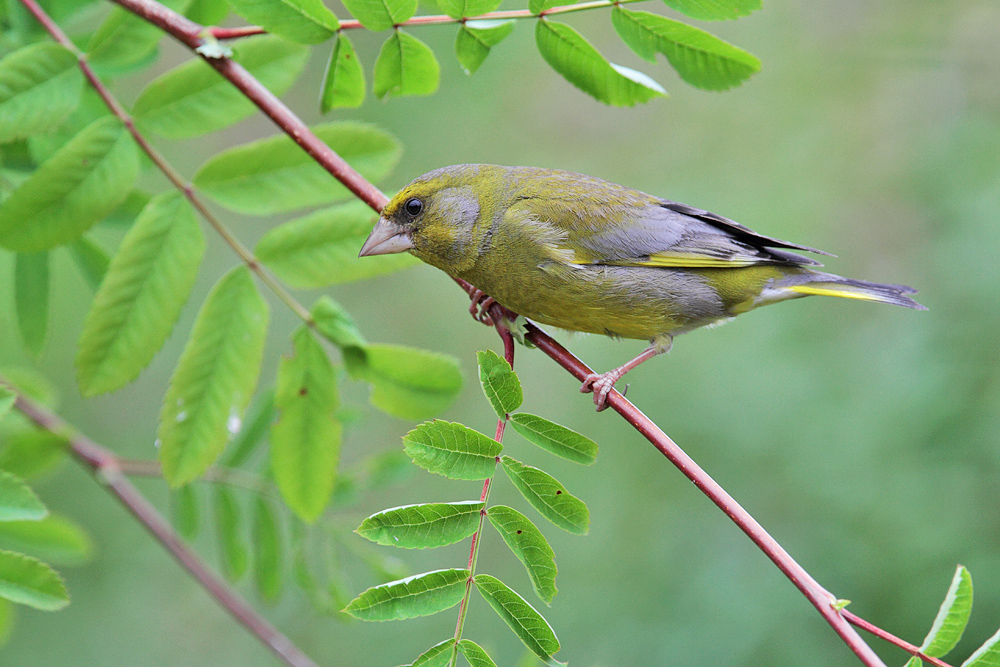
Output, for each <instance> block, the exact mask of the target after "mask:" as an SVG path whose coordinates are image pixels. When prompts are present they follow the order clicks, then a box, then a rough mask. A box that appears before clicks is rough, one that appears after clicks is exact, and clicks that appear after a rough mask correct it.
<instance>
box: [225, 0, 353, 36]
mask: <svg viewBox="0 0 1000 667" xmlns="http://www.w3.org/2000/svg"><path fill="white" fill-rule="evenodd" d="M229 4H230V5H231V6H232V8H233V11H234V12H236V13H237V14H239V15H240V16H242V17H243V18H245V19H246V20H247V21H248V22H249V23H256V24H258V25H260V26H261V27H262V28H264V29H265V30H266V31H267V32H270V33H274V34H275V35H280V36H281V37H284V38H286V39H290V40H292V41H293V42H299V43H301V44H318V43H320V42H324V41H326V40H327V39H329V38H330V37H332V36H333V34H334V33H335V32H337V30H339V29H340V23H338V21H337V17H336V16H334V15H333V12H331V11H330V10H329V9H327V8H326V5H324V4H323V2H322V0H229Z"/></svg>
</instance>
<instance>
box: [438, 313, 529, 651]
mask: <svg viewBox="0 0 1000 667" xmlns="http://www.w3.org/2000/svg"><path fill="white" fill-rule="evenodd" d="M493 321H494V322H495V323H496V324H495V325H494V326H495V327H496V330H497V333H498V334H499V335H500V338H501V339H502V340H503V351H504V359H506V360H507V363H508V364H510V367H511V368H514V337H513V336H511V335H510V331H509V330H508V329H507V328H506V326H504V325H503V324H502V323H501V321H500V320H499V319H494V320H493ZM506 427H507V415H504V416H503V417H500V418H499V419H497V429H496V435H495V436H494V438H493V439H494V440H496V441H497V442H503V432H504V429H505V428H506ZM499 463H500V458H499V457H497V460H496V464H494V466H493V474H492V475H491V476H490V477H488V478H487V479H486V480H484V481H483V491H482V493H481V494H479V502H481V503H483V509H481V510H480V511H479V527H478V528H477V529H476V532H475V533H473V534H472V544H471V545H470V546H469V568H468V569H469V579H468V580H467V581H466V582H465V595H464V596H462V601H461V602H460V603H459V606H458V622H457V623H456V624H455V645H454V646H453V647H452V650H451V661H450V663H449V664H450V665H451V667H455V666H456V665H457V664H458V642H459V641H461V639H462V630H463V629H464V628H465V616H466V614H467V613H468V611H469V598H470V597H471V595H472V578H473V577H475V576H476V562H477V561H478V559H479V545H480V543H481V542H482V540H481V539H480V537H481V536H482V533H483V526H485V525H486V503H487V502H489V498H490V488H491V486H492V485H493V478H494V477H496V474H497V468H496V466H497V465H499Z"/></svg>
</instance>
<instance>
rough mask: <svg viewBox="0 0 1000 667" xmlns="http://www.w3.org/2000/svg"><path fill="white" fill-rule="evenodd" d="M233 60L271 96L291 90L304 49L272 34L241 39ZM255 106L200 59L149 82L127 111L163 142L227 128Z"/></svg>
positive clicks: (302, 62) (303, 60)
mask: <svg viewBox="0 0 1000 667" xmlns="http://www.w3.org/2000/svg"><path fill="white" fill-rule="evenodd" d="M234 51H235V55H234V57H233V59H234V60H235V61H236V62H238V63H240V64H241V65H243V67H245V68H246V69H247V70H248V71H249V72H250V74H252V75H253V76H254V77H255V78H256V79H257V80H258V81H260V82H261V83H262V84H264V85H265V86H266V87H267V88H268V89H270V90H271V92H273V93H274V94H275V95H282V94H284V93H285V91H287V90H288V89H289V88H291V86H292V83H294V82H295V79H296V78H298V76H299V74H300V73H301V72H302V69H303V68H304V67H305V64H306V60H307V59H308V58H309V49H308V48H307V47H305V46H302V45H300V44H295V43H293V42H287V41H284V40H282V39H281V38H279V37H275V36H273V35H264V36H261V37H249V38H246V39H241V40H240V41H239V44H238V45H237V46H236V47H235V48H234ZM256 111H257V107H256V106H255V105H254V104H253V102H251V101H250V100H248V99H247V98H246V96H245V95H244V94H243V93H242V92H241V91H239V90H238V89H237V88H236V87H234V86H233V85H232V84H231V83H229V81H227V80H226V79H224V78H223V77H222V75H220V74H219V73H218V72H216V71H215V70H214V69H213V68H212V66H211V65H209V64H208V63H205V62H204V61H202V60H201V59H200V58H199V59H197V60H191V61H189V62H186V63H184V64H183V65H180V66H179V67H175V68H174V69H172V70H170V71H169V72H167V73H165V74H163V75H161V76H159V77H157V78H156V79H154V80H153V81H152V82H151V83H150V84H149V85H148V86H146V88H145V90H143V91H142V92H141V93H140V94H139V98H138V99H137V100H136V101H135V105H134V106H133V108H132V112H133V114H134V116H135V118H136V120H137V121H138V122H139V123H140V124H141V125H142V127H143V128H144V129H147V130H149V131H151V132H155V133H156V134H159V135H160V136H162V137H165V138H167V139H187V138H190V137H197V136H201V135H203V134H208V133H209V132H214V131H215V130H220V129H222V128H224V127H228V126H230V125H232V124H233V123H236V122H239V121H241V120H243V119H244V118H248V117H249V116H252V115H253V114H254V113H255V112H256Z"/></svg>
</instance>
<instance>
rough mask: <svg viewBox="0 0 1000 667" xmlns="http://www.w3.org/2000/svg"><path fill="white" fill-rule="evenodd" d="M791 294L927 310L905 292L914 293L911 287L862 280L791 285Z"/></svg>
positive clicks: (788, 288)
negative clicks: (830, 297) (873, 302)
mask: <svg viewBox="0 0 1000 667" xmlns="http://www.w3.org/2000/svg"><path fill="white" fill-rule="evenodd" d="M786 289H787V290H788V291H790V292H796V293H798V294H808V295H810V296H836V297H840V298H842V299H858V300H860V301H875V302H877V303H888V304H891V305H894V306H903V307H904V308H914V309H916V310H927V308H926V306H923V305H921V304H919V303H917V302H916V301H914V300H913V299H911V298H910V297H908V296H906V294H905V292H912V291H913V290H911V289H910V288H909V287H904V286H902V285H880V284H878V283H864V282H862V281H860V280H858V281H850V282H847V281H846V279H845V282H844V283H843V284H841V283H834V282H818V281H817V282H815V283H806V284H804V285H789V286H788V287H787V288H786Z"/></svg>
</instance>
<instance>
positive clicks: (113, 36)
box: [86, 0, 189, 74]
mask: <svg viewBox="0 0 1000 667" xmlns="http://www.w3.org/2000/svg"><path fill="white" fill-rule="evenodd" d="M188 2H189V0H164V1H163V3H162V4H164V5H166V6H167V7H169V8H170V9H173V10H183V9H184V8H185V6H186V5H187V4H188ZM162 37H163V31H162V30H161V29H160V28H158V27H156V26H155V25H153V24H152V23H150V22H149V21H146V20H145V19H143V18H140V17H139V16H138V15H135V14H133V13H132V12H129V11H127V10H125V9H123V8H121V7H114V8H113V9H112V10H111V12H110V13H109V14H108V17H107V18H106V19H105V20H104V23H102V24H101V25H100V26H99V27H98V28H97V31H96V32H94V34H93V36H92V37H91V38H90V42H89V43H88V44H87V49H86V50H87V60H88V61H90V62H91V63H93V65H94V67H95V68H96V69H97V71H98V72H99V73H102V74H124V73H127V72H128V71H130V70H133V69H135V68H137V67H141V66H143V65H146V64H148V63H150V62H151V61H152V60H154V59H155V58H156V46H157V44H158V43H159V41H160V39H161V38H162Z"/></svg>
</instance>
